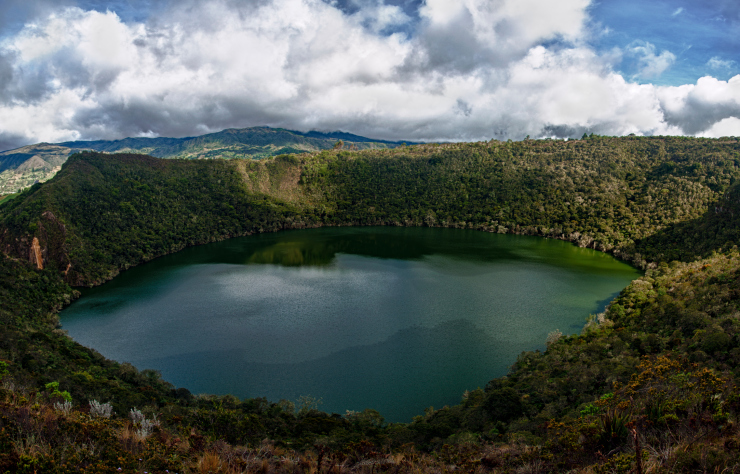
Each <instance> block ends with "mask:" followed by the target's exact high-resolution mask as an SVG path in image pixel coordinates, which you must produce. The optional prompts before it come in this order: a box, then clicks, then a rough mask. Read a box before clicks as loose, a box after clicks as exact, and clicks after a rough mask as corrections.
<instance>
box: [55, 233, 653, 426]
mask: <svg viewBox="0 0 740 474" xmlns="http://www.w3.org/2000/svg"><path fill="white" fill-rule="evenodd" d="M638 276H639V274H638V272H637V271H636V270H634V269H632V268H631V267H629V266H627V265H625V264H622V263H620V262H618V261H616V260H615V259H613V258H612V257H610V256H608V255H605V254H601V253H598V252H595V251H593V250H588V249H580V248H577V247H574V246H572V245H570V244H568V243H565V242H561V241H554V240H545V239H539V238H533V237H522V236H512V235H497V234H487V233H482V232H475V231H466V230H455V229H429V228H388V227H384V228H377V227H375V228H324V229H311V230H303V231H288V232H281V233H276V234H265V235H257V236H251V237H245V238H239V239H232V240H228V241H224V242H219V243H215V244H209V245H204V246H200V247H194V248H190V249H186V250H184V251H182V252H179V253H177V254H174V255H170V256H167V257H163V258H161V259H157V260H155V261H153V262H150V263H148V264H146V265H142V266H140V267H137V268H134V269H131V270H129V271H126V272H123V273H122V274H121V275H120V276H119V277H117V278H116V279H114V280H113V281H111V282H109V283H106V284H105V285H102V286H100V287H98V288H93V289H90V290H85V291H84V292H83V293H84V294H83V297H82V298H81V299H80V300H78V301H77V302H75V303H74V304H73V305H71V306H70V307H69V308H67V309H66V310H65V311H63V313H62V315H61V318H62V323H63V326H64V328H65V329H67V330H68V331H69V334H70V335H71V336H72V337H73V338H75V339H76V340H78V341H79V342H81V343H83V344H85V345H88V346H91V347H94V348H96V349H97V350H99V351H100V352H101V353H103V354H104V355H105V356H107V357H110V358H113V359H116V360H121V361H129V362H132V363H133V364H134V365H136V366H137V367H139V368H142V369H143V368H154V369H156V370H160V371H161V372H162V374H163V375H164V377H165V378H166V379H167V380H169V381H171V382H173V383H174V384H176V385H178V386H185V387H188V388H189V389H191V390H192V391H194V392H196V393H198V392H210V393H232V394H235V395H237V396H240V397H256V396H265V397H268V398H269V399H272V400H277V399H280V398H287V399H293V400H295V399H296V398H297V397H299V396H301V395H309V396H314V397H317V398H322V399H323V405H322V406H321V408H322V409H324V410H327V411H333V412H338V413H344V411H345V410H348V409H350V410H362V409H364V408H368V407H371V408H375V409H378V410H380V412H381V413H382V414H383V415H384V416H385V417H386V418H387V419H389V420H392V421H409V420H410V419H411V417H412V416H414V415H417V414H420V413H422V412H423V409H424V408H426V407H428V406H430V405H433V406H437V407H439V406H442V405H446V404H454V403H457V402H459V400H460V396H461V394H462V393H463V392H464V391H465V390H466V389H474V388H476V387H479V386H484V385H485V383H486V382H487V381H488V380H490V379H491V378H493V377H497V376H500V375H504V374H505V373H506V370H507V368H508V366H510V365H511V364H512V363H513V362H514V361H515V360H516V357H517V355H518V354H519V353H520V352H521V351H523V350H533V349H542V348H543V347H544V341H545V338H546V336H547V334H548V333H549V332H550V331H552V330H553V329H560V330H562V331H563V332H565V333H574V332H578V331H579V330H580V328H581V327H582V326H583V324H584V322H585V319H586V317H587V316H588V315H589V314H591V313H596V312H598V311H600V310H602V309H603V307H604V305H605V304H606V303H607V302H608V300H609V299H610V298H611V297H612V296H613V295H615V294H616V292H618V291H619V290H621V289H622V288H623V287H624V286H626V285H627V284H628V283H629V282H630V281H631V280H632V279H634V278H637V277H638Z"/></svg>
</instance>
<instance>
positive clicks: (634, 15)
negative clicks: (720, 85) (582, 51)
mask: <svg viewBox="0 0 740 474" xmlns="http://www.w3.org/2000/svg"><path fill="white" fill-rule="evenodd" d="M738 5H740V4H738ZM738 11H740V6H734V7H732V6H731V2H720V1H717V0H710V1H685V0H684V1H671V2H667V1H651V2H645V1H637V0H621V1H604V2H600V3H595V4H594V5H593V6H592V7H591V14H592V16H593V22H594V23H595V24H597V25H603V27H604V28H608V29H609V32H608V33H607V34H603V35H600V36H598V37H596V38H594V40H593V42H592V44H593V45H594V47H595V48H596V49H597V50H598V51H601V52H606V51H608V50H609V49H611V48H614V47H617V48H628V47H629V46H630V44H634V43H635V42H648V43H650V44H653V45H654V46H655V47H656V49H657V50H658V51H670V52H671V53H673V54H674V55H675V56H676V61H675V63H674V64H673V65H672V66H671V67H670V68H669V69H668V70H666V71H665V72H664V73H663V74H662V75H661V76H659V77H656V78H651V79H652V80H647V79H643V78H639V77H638V78H637V80H639V81H641V82H651V83H654V84H661V85H674V86H677V85H681V84H687V83H693V82H696V80H697V79H699V78H700V77H702V76H705V75H708V74H709V75H712V76H714V77H716V78H718V79H723V80H728V79H730V78H731V77H732V76H735V75H737V74H740V63H738V62H737V60H740V19H739V18H738ZM712 58H716V59H717V61H715V62H714V63H713V65H714V67H711V66H712V65H708V63H709V61H710V60H711V59H712ZM722 62H724V63H725V64H722ZM618 68H619V71H620V72H622V73H623V74H624V75H625V76H626V77H632V76H633V75H635V74H636V73H637V72H638V71H637V69H638V68H637V67H636V64H635V61H630V60H629V59H626V60H625V61H623V62H622V63H620V64H619V65H618Z"/></svg>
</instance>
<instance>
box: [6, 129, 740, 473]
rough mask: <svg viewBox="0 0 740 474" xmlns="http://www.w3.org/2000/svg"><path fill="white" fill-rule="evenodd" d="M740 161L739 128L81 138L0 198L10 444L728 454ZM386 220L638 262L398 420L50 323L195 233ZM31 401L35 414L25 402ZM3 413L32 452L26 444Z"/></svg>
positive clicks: (623, 465) (314, 453)
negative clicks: (258, 392) (380, 143)
mask: <svg viewBox="0 0 740 474" xmlns="http://www.w3.org/2000/svg"><path fill="white" fill-rule="evenodd" d="M738 177H740V142H738V141H737V140H735V139H722V140H716V139H699V138H685V137H623V138H612V137H598V136H591V137H585V138H584V139H583V140H569V141H561V140H524V141H522V142H499V141H495V140H492V141H490V142H479V143H457V144H441V145H430V144H426V145H413V146H401V147H396V148H393V149H370V150H360V151H354V150H343V149H336V150H325V151H317V152H313V153H305V154H297V155H296V154H281V155H278V156H276V157H274V158H267V159H262V160H259V161H255V160H239V159H237V160H223V159H215V160H162V159H158V158H154V157H148V156H141V155H134V154H125V153H120V154H113V155H108V154H103V153H97V152H86V153H78V154H75V155H73V156H72V157H70V158H69V159H68V160H67V161H66V162H65V163H64V164H63V165H62V167H61V170H60V171H59V172H58V173H57V174H56V176H55V177H54V178H52V179H51V180H49V181H48V182H46V183H43V184H35V185H33V186H31V187H30V188H28V189H27V190H25V191H23V192H22V193H20V194H19V195H18V196H17V197H16V198H15V199H12V200H7V201H4V202H2V203H0V229H1V230H0V244H1V245H2V249H3V256H2V261H1V262H0V264H1V265H2V270H3V271H2V272H0V275H1V276H0V279H1V284H0V318H1V319H2V321H3V324H4V327H5V328H6V330H5V331H4V332H3V335H2V340H1V341H0V359H2V360H3V363H4V365H5V367H4V371H5V373H4V375H3V382H4V386H3V389H2V390H3V395H4V397H5V398H4V402H3V405H2V407H0V411H1V412H2V416H3V420H5V421H4V423H5V425H4V426H6V427H8V430H6V431H3V434H1V435H0V445H2V446H4V447H6V452H7V454H4V455H3V457H2V458H0V463H1V464H2V466H4V467H5V469H8V470H11V469H20V468H19V466H32V467H28V468H23V469H26V472H32V471H31V470H30V469H32V468H40V469H47V470H51V469H53V470H56V471H57V472H65V469H66V470H67V471H66V472H75V471H79V470H81V469H83V468H84V469H87V470H88V472H105V471H106V469H111V468H112V469H115V468H116V467H118V464H123V465H124V466H126V469H128V470H129V471H136V470H137V469H139V470H143V469H144V468H146V469H147V470H149V472H154V471H157V470H160V471H164V470H165V469H168V470H184V469H195V467H193V466H195V465H196V464H197V463H198V462H200V461H199V460H201V461H202V460H203V459H205V458H206V456H216V457H217V459H218V460H219V462H220V463H221V464H220V465H222V466H223V469H222V470H223V472H227V471H228V470H231V472H238V471H239V470H241V471H245V470H246V471H250V472H255V471H256V470H257V465H256V464H253V463H252V461H251V460H259V463H261V464H260V466H263V467H264V469H266V470H273V471H281V470H282V471H286V472H288V471H290V469H291V468H292V469H294V470H295V469H301V470H303V472H306V471H310V470H314V471H322V470H323V471H322V472H326V471H328V470H341V469H342V467H341V466H345V468H346V469H350V468H351V469H353V470H355V471H362V472H370V470H371V468H372V470H374V471H392V472H421V471H428V470H432V469H434V470H439V471H453V470H454V471H459V470H462V471H465V472H488V471H490V472H565V471H571V472H628V471H629V470H632V469H638V468H639V469H644V470H645V472H647V470H648V468H649V469H650V470H652V471H654V472H695V471H696V470H697V469H700V470H705V471H707V472H713V471H714V470H719V471H721V470H722V469H731V468H732V467H733V466H734V462H735V461H734V460H735V459H737V454H738V448H737V446H740V443H739V442H738V441H739V440H740V437H739V434H738V432H737V428H736V426H737V419H738V418H737V417H738V415H739V414H740V405H738V403H737V393H738V390H737V383H738V377H740V372H738V370H739V369H738V367H739V365H738V364H740V322H739V321H738V319H737V315H738V314H740V306H738V291H739V290H738V281H740V280H739V279H738V278H737V276H738V272H740V254H738V250H737V245H738V240H740V238H739V237H740V234H738V229H739V228H740V226H739V225H738V222H737V219H738V217H737V216H738V215H740V209H738V206H739V205H740V200H739V199H738V184H737V183H738ZM381 225H382V226H395V227H423V226H426V227H442V228H456V229H468V230H477V231H482V232H489V233H501V234H518V235H530V236H538V237H544V238H553V239H560V240H565V241H568V242H572V243H573V244H575V245H577V246H578V247H584V248H590V249H594V250H599V251H603V252H608V253H611V254H612V255H614V256H616V257H618V258H620V259H622V260H624V261H627V262H630V263H631V264H632V265H634V266H635V267H637V268H640V269H643V270H644V271H645V275H644V276H643V277H641V278H639V279H637V280H634V281H633V282H632V283H631V284H629V285H628V286H627V287H626V288H624V289H623V290H622V291H621V293H620V294H619V296H617V297H616V299H615V300H614V301H613V302H612V303H611V304H610V305H609V307H608V308H607V309H606V311H605V313H604V314H601V315H593V316H592V317H591V319H590V320H589V322H588V323H587V324H586V325H585V327H584V328H583V330H582V331H581V333H580V334H574V335H570V336H569V335H566V336H560V337H557V335H555V336H553V337H552V338H551V339H550V338H548V339H550V340H548V341H547V345H546V349H545V350H544V351H534V352H524V353H522V354H520V355H519V357H518V358H517V360H516V361H512V362H513V365H512V366H511V369H510V371H509V373H508V374H507V375H506V376H504V377H500V378H495V379H493V380H491V381H489V382H488V383H487V384H486V385H485V387H482V388H481V389H478V390H476V389H475V387H470V389H469V391H468V392H465V393H462V394H460V395H461V401H460V403H459V404H457V405H450V406H445V407H435V408H433V409H428V410H426V411H425V412H424V413H419V415H417V416H416V417H414V419H413V421H412V422H411V423H406V424H396V423H386V422H385V421H384V420H383V418H382V414H381V413H379V412H377V411H375V410H373V409H368V410H365V411H363V412H360V413H348V414H345V415H341V414H337V415H332V414H327V413H323V412H321V411H320V407H319V406H317V405H316V404H315V403H314V401H311V400H303V401H302V402H300V403H298V404H297V405H296V404H291V403H289V402H286V401H283V402H281V401H275V400H269V401H268V400H266V399H263V398H251V399H244V400H241V399H238V398H236V397H230V396H209V395H202V396H193V394H191V393H190V392H189V391H188V390H187V389H186V388H177V387H174V386H172V385H170V384H169V383H168V382H166V381H165V380H162V378H161V377H159V376H158V375H157V374H156V372H153V371H146V370H145V371H143V372H140V371H138V370H136V369H135V368H134V367H133V366H131V365H130V364H127V363H119V362H113V361H110V360H107V359H105V358H104V357H102V356H101V355H100V354H98V353H97V352H95V351H93V350H90V349H88V348H84V347H82V346H80V345H79V344H77V343H75V342H73V341H72V340H71V339H69V338H68V337H67V336H66V335H65V334H64V333H63V332H62V331H59V329H58V328H57V323H58V315H57V312H58V311H59V309H61V308H62V307H64V306H65V305H67V304H69V303H70V302H71V301H72V300H74V299H75V298H76V297H77V295H78V290H76V289H75V288H78V287H89V286H95V285H99V284H101V283H103V282H105V281H108V280H110V279H112V278H115V277H116V276H117V275H118V274H120V273H121V272H123V271H125V270H126V269H128V268H131V267H133V266H136V265H139V264H141V263H143V262H147V261H150V260H152V259H155V258H157V257H160V256H163V255H167V254H170V253H174V252H177V251H179V250H182V249H184V248H186V247H190V246H193V245H199V244H204V243H209V242H214V241H221V240H225V239H229V238H233V237H237V236H248V235H254V234H260V233H266V232H276V231H281V230H287V229H305V228H316V227H338V226H381ZM34 242H36V245H38V248H39V249H40V255H41V257H42V262H43V269H40V268H38V264H37V263H36V262H37V260H36V259H35V257H36V253H33V254H32V248H33V246H34ZM32 256H33V257H34V258H32ZM586 316H588V315H584V318H585V317H586ZM53 382H58V387H59V390H63V391H67V392H68V395H69V397H70V398H71V400H72V402H73V407H74V409H72V410H71V411H69V413H65V412H61V411H59V410H55V409H54V408H53V407H54V405H53V404H54V403H55V402H59V401H60V399H59V396H60V395H55V394H54V392H53V390H51V389H49V388H47V384H49V383H53ZM423 389H424V388H423V387H420V388H419V390H423ZM90 400H98V401H101V402H103V401H104V402H109V401H110V403H111V407H112V410H113V411H114V412H115V413H116V416H114V417H112V418H110V419H108V418H100V417H95V416H94V415H92V414H91V413H90V409H89V405H88V403H89V401H90ZM134 408H136V409H141V410H143V411H144V412H145V413H146V416H148V417H151V416H154V415H157V417H158V418H157V419H158V420H159V423H160V426H159V428H157V430H156V433H155V434H153V433H149V434H147V435H146V436H141V435H140V436H139V437H138V438H137V437H136V436H134V435H133V434H131V435H124V434H123V433H124V428H125V427H127V426H128V427H129V428H126V429H129V430H131V429H133V428H135V426H134V425H131V424H130V422H128V421H126V414H127V413H129V411H130V410H132V409H134ZM24 413H26V414H32V415H28V416H32V418H33V419H34V420H38V421H37V422H36V424H24V422H23V416H26V415H23V414H24ZM49 423H56V424H58V425H59V426H62V425H63V426H64V427H65V428H64V430H65V431H64V432H65V433H68V434H69V435H70V436H72V438H74V436H77V435H76V433H85V432H87V433H90V432H94V433H96V434H94V435H90V436H92V438H91V439H94V442H95V443H98V445H99V446H103V445H104V446H106V450H100V451H96V452H95V453H92V454H90V452H89V451H85V450H84V449H82V447H81V445H80V444H79V442H77V441H75V442H69V441H64V438H61V437H59V436H58V435H57V434H56V432H55V431H53V430H51V429H50V428H49V426H50V425H49ZM91 427H94V429H92V428H91ZM12 430H15V431H12ZM91 430H92V431H91ZM11 431H12V432H14V433H21V435H20V436H21V437H22V438H23V439H30V437H34V438H33V439H35V440H37V443H41V444H40V445H42V446H45V448H44V450H32V449H29V448H24V446H27V445H24V444H19V441H18V437H17V436H16V437H14V436H12V435H11V434H10V432H11ZM635 433H636V434H635ZM72 438H66V439H72ZM74 439H79V438H74ZM635 439H637V440H638V443H639V444H638V445H639V446H641V448H640V449H641V450H640V451H639V456H638V451H636V450H635V446H636V444H635ZM38 440H41V441H38ZM65 443H66V444H65ZM185 443H186V444H185ZM643 449H644V452H643V451H642V450H643ZM281 456H283V457H286V458H288V457H289V458H290V459H292V461H290V462H291V464H290V465H288V464H286V463H283V462H282V461H279V459H280V457H281ZM139 459H141V460H142V461H141V463H143V464H141V463H140V462H139V461H137V460H139ZM144 459H145V460H146V461H143V460H144ZM248 460H249V461H248ZM117 463H118V464H117ZM64 466H67V467H64ZM94 466H99V467H98V468H95V467H94ZM453 466H454V468H453ZM535 467H536V470H535ZM95 469H98V471H95ZM219 469H220V468H219ZM18 472H23V471H22V470H21V471H18Z"/></svg>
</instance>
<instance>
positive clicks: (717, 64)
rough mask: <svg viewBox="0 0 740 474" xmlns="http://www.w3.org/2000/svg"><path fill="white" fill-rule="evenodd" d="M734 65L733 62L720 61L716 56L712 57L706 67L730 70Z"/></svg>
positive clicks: (727, 60)
mask: <svg viewBox="0 0 740 474" xmlns="http://www.w3.org/2000/svg"><path fill="white" fill-rule="evenodd" d="M735 65H736V63H735V61H733V60H731V59H722V58H720V57H718V56H714V57H713V58H711V59H710V60H709V61H707V66H708V67H709V68H711V69H720V70H721V69H732V68H734V67H735Z"/></svg>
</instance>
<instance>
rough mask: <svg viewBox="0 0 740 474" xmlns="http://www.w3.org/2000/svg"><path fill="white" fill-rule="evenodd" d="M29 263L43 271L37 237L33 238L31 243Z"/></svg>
mask: <svg viewBox="0 0 740 474" xmlns="http://www.w3.org/2000/svg"><path fill="white" fill-rule="evenodd" d="M31 262H33V263H35V264H36V268H38V269H39V270H43V268H44V257H43V256H42V255H41V245H40V244H39V239H38V238H37V237H34V238H33V242H32V243H31Z"/></svg>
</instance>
